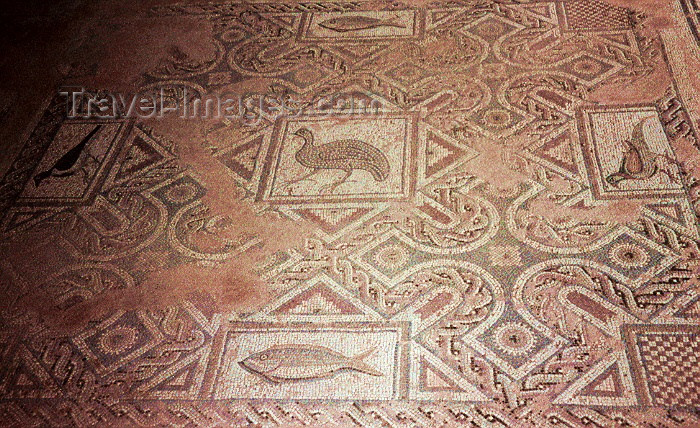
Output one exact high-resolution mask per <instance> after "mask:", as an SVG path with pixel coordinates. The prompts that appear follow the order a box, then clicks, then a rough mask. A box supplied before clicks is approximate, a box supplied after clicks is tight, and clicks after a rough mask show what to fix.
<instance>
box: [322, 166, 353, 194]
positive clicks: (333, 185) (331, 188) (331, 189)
mask: <svg viewBox="0 0 700 428" xmlns="http://www.w3.org/2000/svg"><path fill="white" fill-rule="evenodd" d="M350 175H352V169H347V170H345V175H344V176H343V178H341V179H340V180H337V181H335V182H334V183H331V184H326V185H325V186H323V187H321V188H320V189H319V193H324V192H325V191H326V189H329V190H328V193H333V192H334V191H335V189H337V188H338V186H340V185H341V184H343V183H345V182H346V181H347V179H348V178H350Z"/></svg>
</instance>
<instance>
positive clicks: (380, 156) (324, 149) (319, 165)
mask: <svg viewBox="0 0 700 428" xmlns="http://www.w3.org/2000/svg"><path fill="white" fill-rule="evenodd" d="M294 135H296V136H298V137H300V138H302V139H303V140H304V145H303V146H301V149H299V150H298V151H297V152H296V154H295V155H294V159H296V161H297V162H299V163H300V164H302V165H304V166H305V167H307V168H311V169H312V171H311V172H310V173H309V174H307V175H305V176H303V177H301V178H298V179H296V180H293V181H291V182H289V183H287V185H288V186H289V185H291V184H293V183H298V182H300V181H302V180H306V179H307V178H309V177H311V176H312V175H314V174H316V173H317V172H319V171H321V170H326V169H339V170H342V171H344V172H345V175H344V176H343V177H342V178H341V179H340V180H338V181H336V182H335V183H332V184H330V185H327V186H324V187H323V188H322V190H321V191H324V190H325V189H326V188H328V189H330V190H329V193H333V191H334V190H335V189H336V188H337V187H338V186H340V185H341V184H343V183H345V181H347V179H348V178H350V175H351V174H352V172H353V171H354V170H356V169H361V170H364V171H367V172H369V173H370V174H371V175H372V177H373V178H374V180H375V181H377V182H381V181H384V180H386V178H387V177H388V176H389V161H388V160H387V158H386V156H384V153H382V152H381V151H380V150H379V149H378V148H376V147H374V146H372V145H370V144H367V143H365V142H364V141H360V140H354V139H347V140H335V141H331V142H330V143H325V144H316V142H315V141H314V135H313V134H312V133H311V131H310V130H308V129H307V128H300V129H298V130H297V131H296V132H295V133H294Z"/></svg>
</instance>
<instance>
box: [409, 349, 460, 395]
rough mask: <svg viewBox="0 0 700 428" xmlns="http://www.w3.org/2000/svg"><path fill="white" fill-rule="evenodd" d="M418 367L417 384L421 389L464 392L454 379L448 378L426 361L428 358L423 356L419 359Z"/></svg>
mask: <svg viewBox="0 0 700 428" xmlns="http://www.w3.org/2000/svg"><path fill="white" fill-rule="evenodd" d="M420 367H421V373H420V383H419V386H420V389H421V390H423V391H428V392H441V391H453V392H464V389H463V388H462V387H460V386H459V385H458V384H457V383H456V382H455V381H454V380H452V379H450V378H449V377H448V376H447V375H446V374H445V373H443V372H442V371H440V370H439V369H438V368H437V367H435V366H434V365H432V364H430V362H428V360H426V359H425V357H423V358H422V359H421V366H420Z"/></svg>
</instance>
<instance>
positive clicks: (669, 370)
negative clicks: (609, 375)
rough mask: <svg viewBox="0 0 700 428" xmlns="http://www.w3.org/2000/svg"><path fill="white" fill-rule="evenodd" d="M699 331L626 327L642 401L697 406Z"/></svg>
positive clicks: (698, 389)
mask: <svg viewBox="0 0 700 428" xmlns="http://www.w3.org/2000/svg"><path fill="white" fill-rule="evenodd" d="M699 331H700V329H699V328H698V327H697V326H693V327H691V328H680V327H677V326H649V325H639V326H627V327H626V333H627V336H626V337H627V340H628V341H629V342H628V343H629V346H630V349H631V351H632V355H633V356H634V359H635V361H634V363H633V367H634V369H635V370H634V371H635V373H636V379H635V380H636V381H637V383H638V385H639V388H640V392H641V394H642V395H641V396H642V399H643V400H648V401H647V402H648V403H653V405H660V406H679V407H691V408H692V407H697V406H698V403H700V394H699V393H698V391H700V384H698V355H700V337H699V336H698V332H699Z"/></svg>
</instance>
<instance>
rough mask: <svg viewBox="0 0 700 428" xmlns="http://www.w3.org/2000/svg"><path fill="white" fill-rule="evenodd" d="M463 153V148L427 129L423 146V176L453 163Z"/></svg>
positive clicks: (433, 173) (430, 174)
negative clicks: (424, 145)
mask: <svg viewBox="0 0 700 428" xmlns="http://www.w3.org/2000/svg"><path fill="white" fill-rule="evenodd" d="M465 153H466V152H465V151H464V150H463V149H461V148H459V147H457V146H455V145H454V144H451V143H449V142H448V141H447V140H446V139H444V138H441V137H439V136H438V135H436V134H435V133H433V132H430V131H428V133H427V135H426V147H425V176H426V177H432V176H433V175H435V174H436V173H438V172H440V171H442V170H443V169H445V168H447V167H449V166H451V165H452V164H454V163H455V162H456V161H458V160H459V159H460V158H462V156H463V155H464V154H465Z"/></svg>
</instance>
